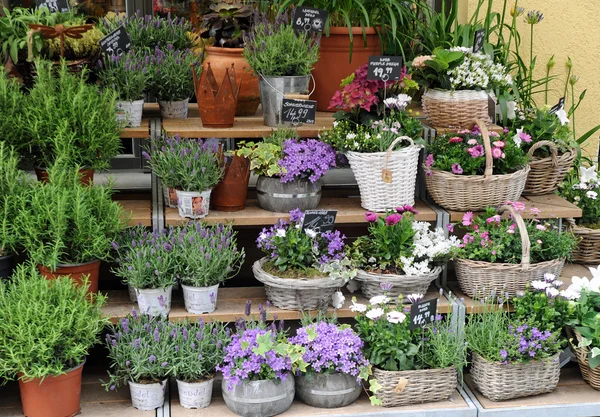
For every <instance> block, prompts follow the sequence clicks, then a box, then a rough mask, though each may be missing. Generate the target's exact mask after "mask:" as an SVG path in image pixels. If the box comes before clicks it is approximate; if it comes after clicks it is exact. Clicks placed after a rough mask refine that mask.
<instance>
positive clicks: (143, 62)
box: [98, 50, 152, 127]
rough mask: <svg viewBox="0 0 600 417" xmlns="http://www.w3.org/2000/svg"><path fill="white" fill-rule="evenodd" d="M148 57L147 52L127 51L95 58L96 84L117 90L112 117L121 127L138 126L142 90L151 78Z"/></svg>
mask: <svg viewBox="0 0 600 417" xmlns="http://www.w3.org/2000/svg"><path fill="white" fill-rule="evenodd" d="M150 58H151V57H150V54H149V53H148V52H142V51H135V50H130V51H129V52H127V53H126V54H123V55H111V56H110V57H109V56H106V57H105V59H103V60H101V61H99V64H98V65H99V69H98V78H99V79H100V86H101V88H102V89H103V90H105V91H106V90H115V91H116V92H117V95H118V101H117V113H116V117H117V121H118V122H119V123H120V124H121V126H122V127H140V126H141V125H142V112H143V110H144V93H146V92H147V91H148V88H149V86H150V82H151V80H152V72H151V67H150Z"/></svg>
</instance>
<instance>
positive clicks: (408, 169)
mask: <svg viewBox="0 0 600 417" xmlns="http://www.w3.org/2000/svg"><path fill="white" fill-rule="evenodd" d="M402 140H406V141H408V142H410V146H408V147H406V148H403V149H400V150H397V151H394V150H393V149H394V147H395V146H396V145H397V144H398V143H399V142H400V141H402ZM421 148H422V146H420V145H415V144H414V142H413V140H412V139H411V138H409V137H407V136H401V137H399V138H397V139H396V140H395V141H394V142H393V143H392V144H391V145H390V147H389V148H388V150H387V152H375V153H359V152H348V153H347V157H348V161H349V162H350V167H351V168H352V172H354V177H355V178H356V182H357V183H358V188H359V190H360V199H361V206H362V207H363V208H364V209H366V210H370V211H378V212H383V211H386V210H390V209H394V208H396V207H398V206H402V205H405V204H410V205H413V204H415V184H416V182H417V170H418V163H419V152H420V151H421ZM385 170H387V171H388V172H389V173H390V174H391V182H385V181H384V178H383V177H384V172H385Z"/></svg>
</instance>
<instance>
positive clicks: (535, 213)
mask: <svg viewBox="0 0 600 417" xmlns="http://www.w3.org/2000/svg"><path fill="white" fill-rule="evenodd" d="M541 212H542V210H540V209H539V208H537V207H532V208H530V209H529V213H531V215H532V216H539V215H540V213H541Z"/></svg>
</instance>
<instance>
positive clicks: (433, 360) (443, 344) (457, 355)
mask: <svg viewBox="0 0 600 417" xmlns="http://www.w3.org/2000/svg"><path fill="white" fill-rule="evenodd" d="M423 340H425V341H426V343H424V345H423V350H422V351H421V352H420V360H421V362H422V363H423V364H424V366H425V367H426V368H431V369H439V368H448V367H450V366H456V367H457V368H458V369H459V371H460V370H461V368H462V367H463V366H465V365H466V363H467V346H466V344H465V342H464V340H463V336H462V335H461V334H460V333H458V332H456V331H455V329H454V328H453V326H452V319H451V317H450V315H448V316H447V317H446V318H445V319H443V318H441V317H436V321H435V323H433V324H431V325H427V326H425V327H424V328H423Z"/></svg>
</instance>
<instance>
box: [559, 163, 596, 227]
mask: <svg viewBox="0 0 600 417" xmlns="http://www.w3.org/2000/svg"><path fill="white" fill-rule="evenodd" d="M581 173H588V174H587V176H586V177H585V178H584V177H582V175H581ZM559 194H560V195H561V196H563V197H564V198H566V199H567V200H568V201H570V202H571V203H573V204H575V205H576V206H578V207H579V208H581V211H582V216H581V217H580V218H578V219H576V222H577V224H579V225H582V226H586V227H590V228H593V229H599V228H600V204H598V203H599V200H598V195H599V194H600V179H598V173H597V167H596V165H593V166H591V167H589V168H586V167H584V166H581V167H580V168H579V172H578V171H577V170H572V171H571V172H570V173H569V174H568V175H567V178H566V179H565V181H564V182H563V183H562V184H561V185H560V188H559Z"/></svg>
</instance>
